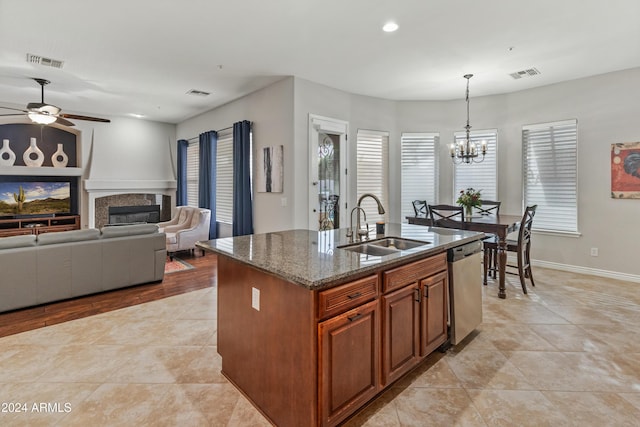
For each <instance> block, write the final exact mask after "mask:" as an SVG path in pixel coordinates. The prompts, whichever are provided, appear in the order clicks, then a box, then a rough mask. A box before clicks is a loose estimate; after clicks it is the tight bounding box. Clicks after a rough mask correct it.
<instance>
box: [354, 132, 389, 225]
mask: <svg viewBox="0 0 640 427" xmlns="http://www.w3.org/2000/svg"><path fill="white" fill-rule="evenodd" d="M357 169H358V170H357V190H356V191H357V198H358V199H359V198H360V196H362V195H363V194H366V193H371V194H374V195H375V196H377V197H378V199H380V202H381V203H382V206H384V209H385V211H388V210H389V204H388V200H389V197H388V187H389V133H388V132H379V131H370V130H358V134H357ZM360 206H361V207H362V208H364V210H365V211H366V213H367V222H368V223H369V225H370V226H373V223H375V222H376V221H384V215H379V214H378V205H377V204H376V202H375V201H374V200H373V199H371V198H370V197H367V198H366V199H364V200H363V201H362V204H361V205H360ZM363 226H364V225H363Z"/></svg>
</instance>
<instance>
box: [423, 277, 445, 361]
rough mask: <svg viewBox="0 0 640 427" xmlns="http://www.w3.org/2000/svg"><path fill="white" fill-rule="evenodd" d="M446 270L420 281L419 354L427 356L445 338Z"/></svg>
mask: <svg viewBox="0 0 640 427" xmlns="http://www.w3.org/2000/svg"><path fill="white" fill-rule="evenodd" d="M447 286H448V275H447V271H446V270H445V271H443V272H441V273H438V274H435V275H433V276H430V277H428V278H426V279H423V280H421V281H420V289H421V292H420V294H421V302H420V304H421V306H422V307H421V309H420V316H421V317H420V334H421V335H420V356H428V355H429V354H430V353H431V352H433V351H434V350H435V349H437V348H438V347H439V346H440V345H442V344H443V343H444V342H445V341H446V340H447V314H448V310H447V307H448V303H447Z"/></svg>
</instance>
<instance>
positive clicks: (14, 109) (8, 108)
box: [0, 105, 28, 113]
mask: <svg viewBox="0 0 640 427" xmlns="http://www.w3.org/2000/svg"><path fill="white" fill-rule="evenodd" d="M0 108H2V109H5V110H13V111H22V112H23V113H28V111H27V110H23V109H22V108H11V107H3V106H1V105H0Z"/></svg>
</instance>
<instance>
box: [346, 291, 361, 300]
mask: <svg viewBox="0 0 640 427" xmlns="http://www.w3.org/2000/svg"><path fill="white" fill-rule="evenodd" d="M361 296H362V292H356V293H355V294H351V295H347V298H349V299H356V298H360V297H361Z"/></svg>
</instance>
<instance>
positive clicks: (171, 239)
mask: <svg viewBox="0 0 640 427" xmlns="http://www.w3.org/2000/svg"><path fill="white" fill-rule="evenodd" d="M210 219H211V211H210V210H209V209H204V208H194V207H192V206H178V207H177V208H176V215H175V216H174V217H173V218H172V219H171V220H170V221H166V222H161V223H158V227H160V232H164V233H165V234H166V236H167V252H168V253H169V257H170V258H171V259H173V256H174V254H175V253H176V252H178V251H186V250H190V251H193V250H194V249H195V247H196V242H198V241H200V240H209V224H210Z"/></svg>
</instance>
